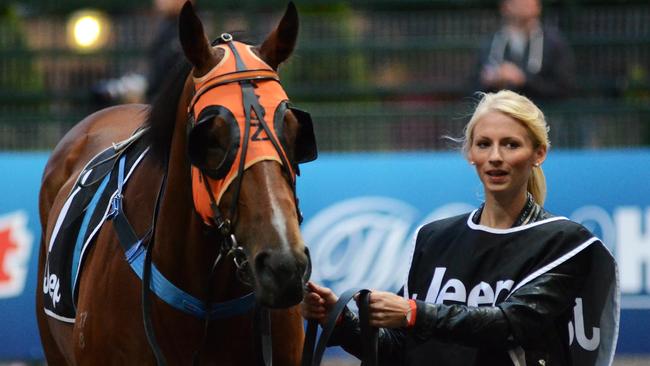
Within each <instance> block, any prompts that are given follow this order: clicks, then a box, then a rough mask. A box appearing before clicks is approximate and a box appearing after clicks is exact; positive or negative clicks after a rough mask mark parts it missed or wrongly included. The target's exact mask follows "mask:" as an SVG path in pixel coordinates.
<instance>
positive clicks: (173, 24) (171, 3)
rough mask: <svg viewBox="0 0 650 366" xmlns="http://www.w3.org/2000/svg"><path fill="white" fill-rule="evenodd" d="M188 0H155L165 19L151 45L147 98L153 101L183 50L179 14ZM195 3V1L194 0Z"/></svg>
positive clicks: (157, 10)
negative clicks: (179, 35) (179, 34)
mask: <svg viewBox="0 0 650 366" xmlns="http://www.w3.org/2000/svg"><path fill="white" fill-rule="evenodd" d="M185 1H186V0H154V5H155V9H156V12H158V13H159V14H161V15H162V17H163V19H162V21H161V23H160V26H159V28H158V32H157V33H156V37H155V38H154V40H153V42H152V43H151V45H150V47H149V53H148V56H149V60H148V61H149V71H148V73H147V88H146V95H145V96H146V100H147V101H148V102H151V100H152V99H153V97H154V96H155V95H156V92H157V91H158V90H160V88H161V86H162V85H163V83H164V81H165V77H166V75H167V73H168V72H169V70H172V69H173V68H174V66H175V65H176V63H177V62H178V60H179V59H180V57H181V55H182V54H183V50H182V49H181V44H180V43H179V42H178V23H177V19H178V14H179V13H180V11H181V8H182V7H183V4H185ZM192 3H195V1H192Z"/></svg>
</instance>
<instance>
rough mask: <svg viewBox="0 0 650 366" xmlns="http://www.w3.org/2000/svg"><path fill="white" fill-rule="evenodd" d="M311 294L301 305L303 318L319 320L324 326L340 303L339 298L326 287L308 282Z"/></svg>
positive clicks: (308, 294)
mask: <svg viewBox="0 0 650 366" xmlns="http://www.w3.org/2000/svg"><path fill="white" fill-rule="evenodd" d="M307 288H308V290H309V292H307V293H306V294H305V297H304V298H303V300H302V303H301V304H300V310H301V313H302V316H303V318H305V319H313V320H317V321H318V322H319V323H321V324H324V323H325V321H327V315H328V314H329V312H330V310H332V308H333V307H334V305H335V304H336V302H337V301H338V299H339V298H338V296H336V294H334V292H333V291H332V290H331V289H329V288H327V287H324V286H318V285H317V284H315V283H313V282H311V281H309V282H307Z"/></svg>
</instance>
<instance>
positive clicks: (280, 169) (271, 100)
mask: <svg viewBox="0 0 650 366" xmlns="http://www.w3.org/2000/svg"><path fill="white" fill-rule="evenodd" d="M179 27H180V28H179V30H180V40H181V44H182V46H183V50H184V53H185V56H186V57H187V59H188V60H189V61H190V63H191V64H192V65H193V67H194V68H193V72H192V76H193V78H194V96H193V98H192V101H191V102H190V104H189V114H190V122H189V127H190V128H189V131H188V141H187V146H188V155H189V157H190V161H191V163H192V184H193V194H194V204H195V207H196V209H197V212H198V213H199V214H200V215H201V216H202V217H203V220H204V222H205V223H206V224H208V225H213V226H220V225H221V226H222V227H221V229H222V230H221V232H222V234H223V236H224V237H225V238H226V240H225V242H226V243H229V240H228V239H230V237H231V236H230V234H231V233H232V234H234V237H233V239H234V238H236V242H235V241H233V242H230V243H231V244H236V243H238V244H236V245H234V247H237V246H238V245H240V246H241V248H239V249H235V250H230V254H231V255H233V254H234V255H235V256H238V258H237V260H238V261H240V262H242V261H244V262H247V265H246V266H245V267H247V270H246V273H247V277H249V278H248V280H249V281H250V284H251V286H252V287H253V288H254V290H255V293H256V298H257V299H258V301H259V302H260V303H261V304H263V305H265V306H268V307H287V306H291V305H294V304H297V303H298V302H300V301H301V299H302V293H303V286H304V283H305V281H306V280H307V279H308V277H309V272H310V260H309V254H308V250H307V248H306V247H305V245H304V242H303V239H302V236H301V235H300V230H299V216H300V213H299V211H298V209H297V200H296V195H295V179H296V174H297V169H298V164H299V163H303V162H307V161H311V160H314V159H315V158H316V145H315V140H314V135H313V127H312V125H311V119H310V118H309V115H308V114H307V113H305V112H302V111H299V110H296V109H294V108H293V107H292V106H291V104H290V103H289V100H288V97H287V95H286V93H285V92H284V90H283V88H282V86H281V85H280V83H279V78H278V76H277V68H278V66H279V65H280V64H281V63H282V62H284V61H285V60H286V59H287V58H288V57H289V55H290V54H291V53H292V51H293V49H294V46H295V44H296V37H297V33H298V14H297V11H296V8H295V6H294V5H293V3H290V4H289V6H288V8H287V10H286V13H285V14H284V16H283V18H282V20H281V21H280V23H279V25H278V27H277V28H276V29H275V30H274V31H273V32H272V33H271V34H270V35H269V36H268V37H267V39H266V40H265V41H264V42H263V43H262V45H261V46H259V47H253V46H249V45H245V44H243V43H239V42H236V41H233V40H232V37H230V35H228V34H224V35H222V36H221V37H220V39H219V42H215V43H214V44H212V45H211V44H210V42H209V41H208V39H207V38H206V36H205V33H204V30H203V26H202V24H201V22H200V20H199V19H198V17H197V16H196V14H195V12H194V9H193V7H192V5H191V3H190V2H189V1H188V2H187V3H186V4H185V6H184V7H183V9H182V11H181V15H180V20H179ZM230 222H232V228H231V227H230V226H231V225H230ZM230 229H231V230H230ZM231 244H228V246H231ZM230 249H232V248H230ZM242 249H243V250H242ZM244 254H245V256H244Z"/></svg>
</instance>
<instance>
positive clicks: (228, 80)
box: [188, 33, 316, 366]
mask: <svg viewBox="0 0 650 366" xmlns="http://www.w3.org/2000/svg"><path fill="white" fill-rule="evenodd" d="M216 43H220V44H226V45H227V46H228V47H229V49H230V51H231V52H232V54H233V55H234V56H235V61H236V68H237V70H236V71H235V72H230V73H226V74H221V75H217V76H216V77H213V78H211V79H209V80H208V81H206V82H205V83H204V84H203V85H202V87H201V88H200V89H198V90H196V92H195V94H194V95H193V96H192V100H191V102H190V104H189V106H188V127H189V128H188V145H189V146H191V141H190V140H191V139H190V136H191V134H192V131H193V130H194V128H195V127H196V126H198V125H200V124H201V123H202V122H203V121H204V120H205V119H206V117H203V116H202V115H203V113H204V111H205V110H209V111H210V113H213V110H212V109H210V108H215V106H212V105H208V106H207V107H205V108H204V109H203V110H201V111H199V112H198V119H197V116H196V115H195V111H194V107H195V105H196V104H197V102H198V101H199V100H200V99H201V97H202V96H203V95H205V94H206V93H207V92H208V91H210V90H213V89H215V88H219V87H221V86H224V85H229V84H233V83H238V84H239V86H240V89H241V95H242V103H243V109H244V115H245V121H244V128H243V134H244V136H243V139H241V141H242V146H241V147H240V148H239V146H236V145H237V144H235V146H236V148H239V150H240V158H239V165H238V166H237V168H236V169H237V174H236V181H235V182H234V193H233V198H232V202H233V204H231V205H230V207H229V210H228V211H229V214H228V217H225V216H224V215H223V214H222V212H221V210H220V209H219V206H218V202H217V198H216V197H215V194H214V192H213V190H212V187H211V186H210V184H209V179H223V178H224V177H225V176H226V174H227V172H225V171H223V170H224V169H221V171H220V170H219V169H213V170H211V169H210V167H206V166H200V164H195V163H196V161H192V153H191V152H190V154H189V155H190V160H191V161H192V163H193V165H195V166H196V167H197V168H199V170H200V174H201V178H202V179H201V180H202V181H203V183H204V186H205V189H206V191H207V193H208V196H209V200H210V208H211V214H212V217H211V221H212V224H213V227H214V228H215V229H216V233H217V234H218V236H219V237H220V242H221V246H220V248H219V251H218V254H217V257H216V258H215V261H214V263H213V265H212V269H211V274H210V276H211V277H212V276H213V273H214V271H215V269H216V268H217V265H218V264H219V262H220V261H221V260H222V258H224V257H232V258H233V262H234V264H235V267H236V273H237V277H238V278H239V280H240V281H241V282H242V283H244V284H245V285H248V286H252V274H251V269H250V265H249V261H248V257H247V255H246V252H245V250H244V248H243V247H242V246H241V245H239V243H238V241H237V239H236V237H235V234H234V232H233V228H234V226H235V224H234V222H235V220H236V219H237V206H238V205H237V202H238V199H239V195H240V192H241V187H242V182H243V176H244V171H245V169H246V155H247V153H248V147H249V137H250V133H251V119H252V112H254V113H255V115H256V117H257V121H258V123H259V126H260V127H261V128H263V130H264V132H265V133H266V136H267V137H268V140H269V141H270V143H271V144H272V145H273V148H274V149H275V151H276V152H277V155H278V156H279V158H280V160H281V163H282V164H281V167H282V171H283V175H285V177H286V178H287V180H288V181H289V182H290V186H291V190H292V193H293V198H294V203H295V208H296V213H297V217H298V221H299V223H302V214H301V212H300V209H299V206H298V198H297V194H296V173H297V170H298V167H297V165H298V163H299V162H306V161H310V160H313V159H315V158H316V151H315V140H313V151H309V149H307V150H308V154H307V155H308V156H306V157H303V158H302V159H300V160H301V161H297V162H296V163H295V165H292V164H291V163H290V161H289V159H288V157H287V154H286V152H285V150H284V149H283V147H282V144H281V142H280V141H279V137H278V136H276V134H275V131H272V130H271V128H270V127H269V125H268V124H267V122H266V121H265V120H264V115H265V111H264V109H263V107H262V106H261V105H260V102H259V100H258V97H257V96H256V95H255V93H254V88H255V83H257V82H261V81H275V82H278V83H279V77H278V75H277V73H276V72H275V71H273V70H266V69H254V70H249V69H247V68H246V66H245V64H244V62H243V61H242V59H241V57H240V55H239V52H238V51H237V48H236V47H235V45H234V43H233V38H232V36H231V35H230V34H228V33H224V34H222V35H221V36H220V37H219V38H218V39H217V41H216ZM214 45H215V42H213V46H214ZM287 108H290V107H288V102H282V103H281V104H280V105H278V106H277V107H276V112H279V113H281V116H280V118H284V112H285V111H286V109H287ZM216 111H217V112H222V111H221V110H219V109H218V108H216ZM251 111H252V112H251ZM297 113H305V112H301V111H298V112H297ZM300 116H304V115H300ZM306 116H307V117H309V115H308V114H306ZM207 118H214V116H211V115H210V114H208V116H207ZM272 118H273V117H272ZM303 118H304V117H303ZM308 122H309V124H308V126H307V127H308V128H309V132H310V133H311V134H312V135H313V129H312V127H311V119H309V121H308ZM233 137H234V138H236V139H237V142H239V141H238V140H239V136H238V135H237V136H233ZM233 151H234V149H233V146H232V145H231V146H230V147H229V149H228V151H227V152H226V154H227V155H226V157H225V158H224V162H225V164H226V166H227V165H228V163H230V164H232V163H233V162H234V160H235V155H236V153H233ZM188 152H189V150H188ZM197 165H198V166H197ZM222 165H223V163H222ZM220 168H221V166H220ZM226 169H227V168H226ZM307 257H308V264H307V268H306V271H305V275H304V277H305V279H307V278H309V276H310V274H311V258H309V252H308V251H307ZM208 301H209V299H208ZM207 321H208V320H207V319H206V327H205V329H207ZM256 326H259V328H260V329H261V333H262V340H261V343H262V358H263V359H264V362H265V364H266V365H267V366H270V365H272V362H273V361H272V357H273V356H272V344H271V333H270V328H271V325H270V314H269V312H268V309H266V308H263V307H257V308H256ZM206 337H207V331H206V332H205V334H204V342H205V339H206ZM197 359H198V351H197V353H195V361H196V360H197Z"/></svg>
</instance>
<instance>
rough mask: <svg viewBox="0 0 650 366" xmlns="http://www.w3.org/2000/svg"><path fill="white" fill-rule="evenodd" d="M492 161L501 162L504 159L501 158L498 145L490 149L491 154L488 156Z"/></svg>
mask: <svg viewBox="0 0 650 366" xmlns="http://www.w3.org/2000/svg"><path fill="white" fill-rule="evenodd" d="M488 158H489V161H490V163H500V162H501V161H503V159H502V158H501V150H500V149H499V147H498V146H493V147H492V148H491V149H490V155H489V156H488Z"/></svg>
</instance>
